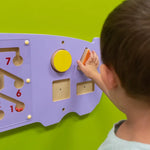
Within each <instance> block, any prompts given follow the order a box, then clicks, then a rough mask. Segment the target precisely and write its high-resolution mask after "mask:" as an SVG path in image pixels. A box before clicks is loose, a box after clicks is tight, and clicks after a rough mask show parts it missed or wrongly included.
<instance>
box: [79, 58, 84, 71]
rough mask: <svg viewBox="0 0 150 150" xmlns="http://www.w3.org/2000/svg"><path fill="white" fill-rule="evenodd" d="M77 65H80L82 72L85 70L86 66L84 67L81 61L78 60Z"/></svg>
mask: <svg viewBox="0 0 150 150" xmlns="http://www.w3.org/2000/svg"><path fill="white" fill-rule="evenodd" d="M77 64H78V66H79V68H80V70H81V71H83V70H84V65H83V63H82V62H81V61H80V60H77Z"/></svg>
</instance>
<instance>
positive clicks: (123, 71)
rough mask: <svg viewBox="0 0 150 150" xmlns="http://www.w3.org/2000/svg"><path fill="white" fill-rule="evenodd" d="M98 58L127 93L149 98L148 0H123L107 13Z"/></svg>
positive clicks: (149, 32) (149, 13)
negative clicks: (100, 58) (114, 75)
mask: <svg viewBox="0 0 150 150" xmlns="http://www.w3.org/2000/svg"><path fill="white" fill-rule="evenodd" d="M101 57H102V61H103V63H104V64H106V65H107V66H108V67H112V68H113V69H114V70H115V72H116V74H117V75H118V77H119V79H120V82H121V85H122V87H123V88H124V89H125V91H126V92H127V94H128V95H130V96H134V97H136V96H144V97H145V96H146V97H150V0H126V1H124V2H123V3H122V4H121V5H119V6H118V7H117V8H116V9H115V10H114V11H113V12H112V13H111V14H110V15H109V16H108V18H107V20H106V21H105V23H104V26H103V29H102V33H101Z"/></svg>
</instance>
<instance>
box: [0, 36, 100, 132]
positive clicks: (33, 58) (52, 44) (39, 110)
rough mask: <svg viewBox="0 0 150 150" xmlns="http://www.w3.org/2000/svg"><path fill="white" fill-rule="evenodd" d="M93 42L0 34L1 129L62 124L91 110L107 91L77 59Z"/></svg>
mask: <svg viewBox="0 0 150 150" xmlns="http://www.w3.org/2000/svg"><path fill="white" fill-rule="evenodd" d="M99 41H100V40H99V38H94V39H93V41H92V42H87V41H84V40H80V39H74V38H69V37H62V36H52V35H39V34H0V125H1V126H0V132H2V131H6V130H9V129H12V128H16V127H19V126H23V125H26V124H31V123H34V122H40V123H42V124H43V125H44V126H49V125H52V124H55V123H58V122H59V121H60V120H61V119H62V118H63V117H64V116H65V115H66V114H68V113H69V112H76V113H77V114H79V115H84V114H87V113H90V112H91V111H92V110H93V109H94V108H95V107H96V105H97V104H98V103H99V101H100V97H101V94H102V91H101V90H100V89H99V88H98V87H97V85H96V84H95V83H94V82H93V81H92V80H90V79H88V78H87V77H86V76H85V75H84V74H83V73H82V72H81V71H79V70H78V69H77V63H76V61H77V60H78V59H80V58H81V56H82V53H83V52H84V50H85V49H87V48H88V49H91V50H95V51H96V53H97V54H98V55H99V57H100V42H99Z"/></svg>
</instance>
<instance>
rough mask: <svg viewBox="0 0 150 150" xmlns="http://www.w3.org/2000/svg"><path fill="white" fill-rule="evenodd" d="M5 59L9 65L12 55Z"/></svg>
mask: <svg viewBox="0 0 150 150" xmlns="http://www.w3.org/2000/svg"><path fill="white" fill-rule="evenodd" d="M5 59H7V65H8V64H9V62H10V57H6V58H5Z"/></svg>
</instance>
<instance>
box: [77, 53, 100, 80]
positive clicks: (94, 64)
mask: <svg viewBox="0 0 150 150" xmlns="http://www.w3.org/2000/svg"><path fill="white" fill-rule="evenodd" d="M77 64H78V66H79V68H80V70H81V71H82V72H83V73H84V74H85V75H86V76H87V77H88V78H91V79H93V78H94V76H95V75H96V74H97V73H98V71H97V68H98V66H99V58H98V56H97V54H96V53H95V51H92V52H91V53H90V58H89V59H88V60H87V62H86V64H85V65H83V64H82V62H81V61H80V60H78V61H77Z"/></svg>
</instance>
